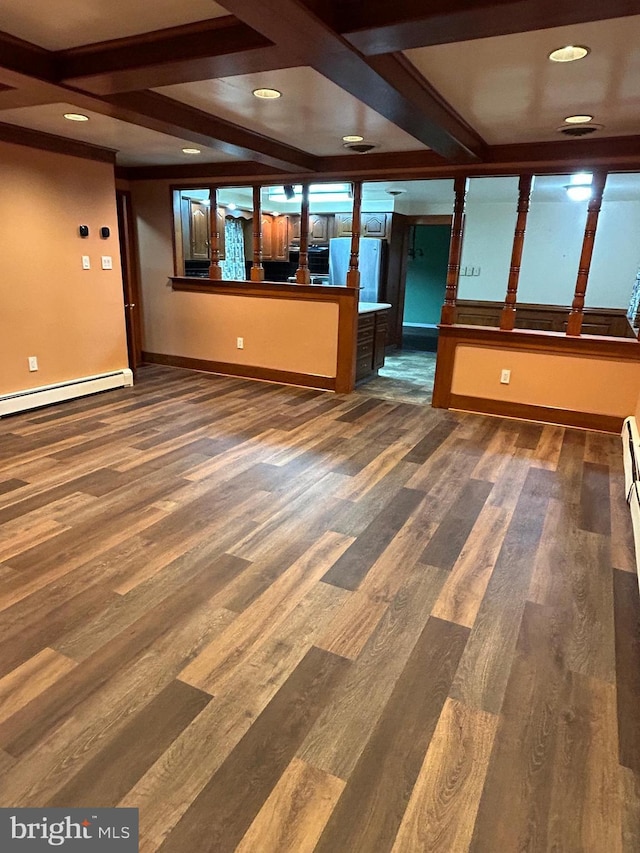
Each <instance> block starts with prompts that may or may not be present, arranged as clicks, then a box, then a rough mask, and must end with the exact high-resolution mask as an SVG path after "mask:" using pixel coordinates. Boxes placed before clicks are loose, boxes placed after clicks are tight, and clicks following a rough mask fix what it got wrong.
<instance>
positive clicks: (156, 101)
mask: <svg viewBox="0 0 640 853" xmlns="http://www.w3.org/2000/svg"><path fill="white" fill-rule="evenodd" d="M3 48H6V50H4V52H2V51H3ZM53 57H54V55H53V54H50V53H48V52H47V51H42V50H41V49H40V48H37V47H36V46H35V45H30V44H29V43H27V42H23V41H20V40H18V39H14V38H13V37H12V36H6V35H5V34H1V33H0V86H2V87H11V88H10V89H8V90H7V89H6V88H3V89H2V90H1V91H0V110H1V109H10V108H13V107H17V106H36V105H39V104H50V103H61V104H71V105H73V106H75V107H77V108H78V109H83V110H88V111H90V112H96V113H99V114H101V115H107V116H111V117H112V118H116V119H120V120H121V121H126V122H128V123H130V124H135V125H139V126H140V127H146V128H149V129H151V130H155V131H158V132H159V133H164V134H167V135H169V136H173V137H177V138H178V139H185V138H186V139H189V140H192V141H193V142H194V143H198V144H201V145H204V146H206V147H209V148H213V149H215V150H217V151H222V152H224V153H226V154H229V155H231V156H233V157H239V158H241V159H243V160H252V161H255V162H257V163H261V164H262V165H263V166H267V167H269V168H276V169H278V170H283V171H291V170H294V171H296V172H312V171H314V169H315V164H316V162H317V158H316V157H314V156H313V155H311V154H307V152H305V151H300V150H299V149H298V148H293V147H292V146H290V145H285V144H284V143H281V142H278V141H276V140H274V139H270V138H269V137H266V136H263V135H262V134H258V133H254V132H252V131H251V130H250V129H247V128H243V127H239V126H238V125H235V124H231V123H230V122H226V121H223V120H222V119H217V118H215V117H214V116H211V115H210V114H208V113H205V112H202V111H200V110H197V109H194V108H193V107H189V106H187V105H185V104H181V103H179V102H177V101H175V100H172V99H170V98H166V97H164V96H162V95H159V94H157V93H155V92H132V93H120V94H114V95H108V96H98V95H95V94H91V93H87V92H86V91H81V90H80V89H78V88H73V87H71V86H68V85H63V84H61V83H58V82H57V81H56V75H57V70H56V69H57V62H56V61H54V59H53ZM31 63H33V68H32V65H31Z"/></svg>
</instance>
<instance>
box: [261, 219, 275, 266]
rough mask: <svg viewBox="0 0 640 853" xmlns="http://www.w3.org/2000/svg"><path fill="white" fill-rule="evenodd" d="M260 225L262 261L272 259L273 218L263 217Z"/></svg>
mask: <svg viewBox="0 0 640 853" xmlns="http://www.w3.org/2000/svg"><path fill="white" fill-rule="evenodd" d="M261 223H262V260H263V261H270V260H272V258H273V216H263V217H262V219H261Z"/></svg>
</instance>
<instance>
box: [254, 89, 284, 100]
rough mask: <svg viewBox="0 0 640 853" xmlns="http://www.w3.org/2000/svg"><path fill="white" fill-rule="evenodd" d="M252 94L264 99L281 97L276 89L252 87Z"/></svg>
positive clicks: (280, 93)
mask: <svg viewBox="0 0 640 853" xmlns="http://www.w3.org/2000/svg"><path fill="white" fill-rule="evenodd" d="M253 94H254V96H255V97H256V98H262V99H263V100H265V101H274V100H275V99H276V98H281V97H282V92H279V91H278V90H277V89H254V90H253Z"/></svg>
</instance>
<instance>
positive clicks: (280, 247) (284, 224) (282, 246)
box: [271, 214, 290, 261]
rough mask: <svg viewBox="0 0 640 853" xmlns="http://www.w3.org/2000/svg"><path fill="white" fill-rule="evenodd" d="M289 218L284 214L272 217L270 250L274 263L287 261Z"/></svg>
mask: <svg viewBox="0 0 640 853" xmlns="http://www.w3.org/2000/svg"><path fill="white" fill-rule="evenodd" d="M289 231H290V222H289V217H288V216H286V215H285V214H283V215H281V216H274V217H273V223H272V243H271V245H272V249H273V260H274V261H288V260H289Z"/></svg>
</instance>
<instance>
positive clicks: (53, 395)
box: [0, 367, 133, 418]
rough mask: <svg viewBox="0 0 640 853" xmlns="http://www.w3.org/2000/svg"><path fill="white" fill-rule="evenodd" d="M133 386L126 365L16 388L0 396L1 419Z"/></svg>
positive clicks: (131, 376)
mask: <svg viewBox="0 0 640 853" xmlns="http://www.w3.org/2000/svg"><path fill="white" fill-rule="evenodd" d="M130 385H133V373H132V371H131V370H130V369H129V368H128V367H125V368H124V369H122V370H114V371H113V372H111V373H98V374H96V375H95V376H81V377H79V378H78V379H70V380H69V381H68V382H58V383H56V384H54V385H41V386H40V387H39V388H29V389H27V390H26V391H15V392H14V393H13V394H4V395H0V418H1V417H3V416H5V415H13V414H16V413H17V412H25V411H27V410H28V409H38V408H40V407H41V406H51V405H52V404H53V403H62V402H64V401H65V400H73V399H75V398H76V397H85V396H87V395H88V394H97V393H98V392H99V391H110V390H112V389H114V388H126V387H128V386H130Z"/></svg>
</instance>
